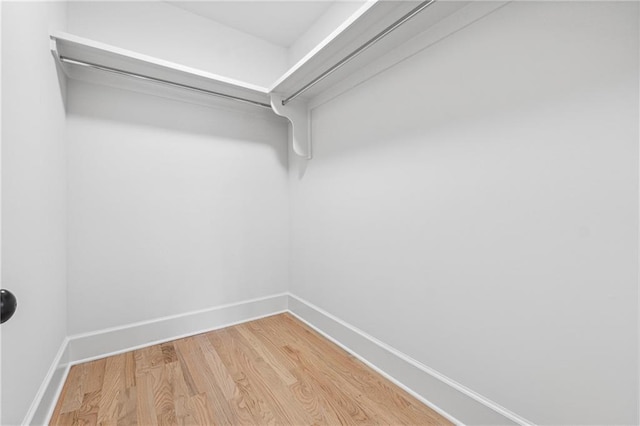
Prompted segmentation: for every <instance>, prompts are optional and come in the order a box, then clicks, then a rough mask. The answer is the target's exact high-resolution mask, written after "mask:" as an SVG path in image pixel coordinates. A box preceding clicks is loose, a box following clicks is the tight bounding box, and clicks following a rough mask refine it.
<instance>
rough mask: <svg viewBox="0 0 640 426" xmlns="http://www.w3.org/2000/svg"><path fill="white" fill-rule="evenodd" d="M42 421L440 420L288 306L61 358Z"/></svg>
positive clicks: (243, 422) (252, 422) (284, 422)
mask: <svg viewBox="0 0 640 426" xmlns="http://www.w3.org/2000/svg"><path fill="white" fill-rule="evenodd" d="M50 424H52V425H122V426H125V425H126V426H132V425H140V426H151V425H270V424H273V425H275V424H278V425H310V424H314V425H337V424H343V425H355V424H367V425H370V424H392V425H400V424H410V425H450V424H451V423H450V422H448V421H447V420H446V419H445V418H444V417H442V416H441V415H439V414H438V413H436V412H434V411H433V410H431V409H430V408H429V407H427V406H425V405H423V404H421V403H420V402H419V401H418V400H416V399H415V398H414V397H412V396H411V395H409V394H407V393H406V392H405V391H403V390H402V389H400V388H398V387H397V386H395V385H394V384H393V383H391V382H390V381H389V380H387V379H385V378H384V377H382V376H380V375H379V374H377V373H376V372H374V371H373V370H371V369H370V368H369V367H368V366H366V365H365V364H364V363H362V362H361V361H359V360H358V359H357V358H355V357H354V356H352V355H350V354H349V353H347V352H345V351H344V350H342V349H341V348H340V347H338V346H337V345H335V344H333V343H332V342H330V341H328V340H327V339H325V338H324V337H323V336H321V335H320V334H319V333H317V332H316V331H315V330H313V329H312V328H310V327H309V326H307V325H306V324H304V323H302V322H301V321H299V320H298V319H296V318H295V317H293V316H292V315H290V314H279V315H275V316H272V317H268V318H263V319H260V320H256V321H252V322H249V323H245V324H241V325H237V326H233V327H228V328H225V329H221V330H216V331H212V332H209V333H204V334H201V335H197V336H191V337H187V338H184V339H179V340H175V341H172V342H167V343H162V344H159V345H153V346H149V347H146V348H141V349H138V350H135V351H131V352H127V353H124V354H120V355H115V356H112V357H108V358H104V359H101V360H97V361H92V362H89V363H86V364H81V365H77V366H74V367H72V368H71V370H70V372H69V375H68V377H67V380H66V382H65V384H64V387H63V390H62V392H61V395H60V398H59V400H58V402H57V404H56V407H55V410H54V413H53V416H52V418H51V422H50Z"/></svg>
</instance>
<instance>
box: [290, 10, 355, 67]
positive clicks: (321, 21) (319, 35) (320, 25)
mask: <svg viewBox="0 0 640 426" xmlns="http://www.w3.org/2000/svg"><path fill="white" fill-rule="evenodd" d="M364 3H365V2H364V1H361V0H360V1H336V2H334V3H333V4H332V5H331V6H330V7H329V8H328V9H327V10H326V11H325V12H324V13H323V14H322V15H321V16H320V17H319V18H318V19H317V20H316V21H315V22H314V23H313V24H312V25H310V26H309V28H308V29H307V30H306V31H305V32H304V33H303V34H302V35H301V36H300V37H299V38H298V39H297V40H296V41H295V43H293V44H291V46H290V47H289V49H288V63H289V66H293V65H295V64H296V63H297V62H298V61H299V60H300V59H302V58H303V57H304V56H305V55H306V54H307V53H309V52H310V51H311V50H313V48H315V47H316V46H317V45H318V44H320V42H322V41H323V40H324V39H325V38H326V37H327V36H329V35H330V34H331V33H332V32H333V31H335V29H336V28H338V27H339V26H340V25H342V23H343V22H345V21H346V20H347V19H348V18H349V17H350V16H351V15H353V14H354V13H356V11H357V10H358V9H360V8H361V7H362V6H363V5H364Z"/></svg>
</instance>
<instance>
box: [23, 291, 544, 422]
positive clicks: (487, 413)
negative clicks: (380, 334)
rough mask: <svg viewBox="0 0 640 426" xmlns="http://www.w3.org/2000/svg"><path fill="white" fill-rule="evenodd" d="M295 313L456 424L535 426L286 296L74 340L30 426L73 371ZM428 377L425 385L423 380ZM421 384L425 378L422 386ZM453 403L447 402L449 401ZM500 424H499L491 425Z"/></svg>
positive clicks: (32, 411)
mask: <svg viewBox="0 0 640 426" xmlns="http://www.w3.org/2000/svg"><path fill="white" fill-rule="evenodd" d="M283 312H288V313H290V314H291V315H293V316H295V317H296V318H298V319H299V320H300V321H302V322H304V323H305V324H307V325H308V326H309V327H311V328H313V329H314V330H316V331H317V332H319V333H320V334H321V335H323V336H324V337H325V338H327V339H328V340H330V341H332V342H333V343H335V344H337V345H338V346H340V347H341V348H343V349H344V350H346V351H347V352H349V353H350V354H351V355H353V356H354V357H356V358H358V359H359V360H360V361H362V362H364V363H365V364H366V365H368V366H369V367H371V368H372V369H374V370H375V371H376V372H378V373H379V374H381V375H382V376H383V377H385V378H387V379H388V380H390V381H391V382H393V383H394V384H396V385H397V386H399V387H400V388H402V389H404V390H405V391H407V392H408V393H409V394H411V395H412V396H414V397H415V398H417V399H418V400H420V401H421V402H422V403H424V404H426V405H427V406H429V407H431V408H432V409H434V410H435V411H436V412H438V413H440V414H441V415H443V416H444V417H446V418H448V419H449V420H451V421H452V422H453V423H455V424H458V425H462V424H465V423H468V424H473V423H478V422H477V421H474V417H476V416H479V417H478V418H483V419H485V420H484V421H481V422H480V423H485V424H486V423H487V420H486V419H490V420H489V422H492V423H493V424H519V425H527V426H528V425H533V423H532V422H530V421H528V420H526V419H524V418H522V417H520V416H518V415H516V414H515V413H513V412H511V411H509V410H507V409H506V408H504V407H502V406H500V405H499V404H497V403H495V402H493V401H491V400H490V399H488V398H485V397H483V396H482V395H480V394H478V393H476V392H474V391H472V390H470V389H468V388H467V387H465V386H464V385H461V384H460V383H458V382H456V381H454V380H452V379H450V378H448V377H447V376H445V375H443V374H441V373H439V372H437V371H436V370H434V369H432V368H430V367H428V366H426V365H424V364H422V363H420V362H419V361H416V360H415V359H413V358H411V357H409V356H408V355H406V354H404V353H403V352H401V351H399V350H397V349H395V348H393V347H391V346H389V345H387V344H386V343H384V342H382V341H380V340H378V339H376V338H375V337H373V336H371V335H369V334H367V333H366V332H364V331H362V330H360V329H358V328H357V327H355V326H353V325H352V324H349V323H348V322H346V321H343V320H342V319H340V318H338V317H336V316H335V315H332V314H330V313H329V312H326V311H324V310H323V309H321V308H319V307H318V306H315V305H314V304H312V303H310V302H308V301H306V300H304V299H302V298H300V297H298V296H296V295H294V294H292V293H290V292H283V293H278V294H274V295H271V296H265V297H259V298H254V299H249V300H245V301H240V302H236V303H230V304H225V305H219V306H215V307H212V308H207V309H200V310H196V311H191V312H186V313H183V314H178V315H171V316H166V317H161V318H157V319H154V320H149V321H140V322H136V323H132V324H128V325H125V326H118V327H110V328H106V329H103V330H98V331H95V332H89V333H81V334H76V335H72V336H68V337H66V338H65V339H64V341H63V342H62V345H61V347H60V349H59V351H58V353H57V355H56V357H55V358H54V360H53V363H52V365H51V368H50V369H49V371H48V372H47V375H46V376H45V379H44V380H43V383H42V385H41V386H40V388H39V390H38V392H37V394H36V396H35V398H34V400H33V403H32V404H31V407H30V408H29V411H28V412H27V415H26V416H25V419H24V423H23V424H34V423H33V422H34V421H36V422H38V423H35V424H41V423H48V421H49V419H50V418H51V415H52V414H53V410H54V408H55V404H56V401H57V400H58V398H59V396H60V393H61V392H62V387H63V384H64V381H65V380H66V376H67V374H68V371H69V369H70V368H71V366H73V365H76V364H80V363H83V362H88V361H92V360H95V359H100V358H105V357H108V356H112V355H116V354H120V353H124V352H128V351H131V350H136V349H140V348H143V347H146V346H151V345H155V344H160V343H164V342H168V341H171V340H177V339H181V338H185V337H189V336H193V335H196V334H200V333H206V332H209V331H213V330H217V329H220V328H224V327H230V326H233V325H237V324H241V323H245V322H249V321H254V320H257V319H260V318H264V317H267V316H272V315H277V314H280V313H283ZM419 376H421V377H419ZM416 377H417V378H416ZM442 395H445V396H447V398H449V399H446V398H444V399H443V396H442ZM491 419H492V420H491Z"/></svg>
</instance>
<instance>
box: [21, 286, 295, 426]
mask: <svg viewBox="0 0 640 426" xmlns="http://www.w3.org/2000/svg"><path fill="white" fill-rule="evenodd" d="M288 300H289V296H288V294H287V293H280V294H275V295H271V296H266V297H260V298H256V299H250V300H243V301H240V302H236V303H230V304H226V305H220V306H215V307H213V308H209V309H201V310H197V311H192V312H186V313H183V314H179V315H172V316H167V317H162V318H157V319H154V320H150V321H142V322H138V323H133V324H128V325H125V326H120V327H112V328H108V329H104V330H99V331H95V332H90V333H82V334H76V335H73V336H69V337H67V338H65V339H64V341H63V342H62V344H61V346H60V349H59V350H58V354H57V355H56V357H55V358H54V360H53V362H52V364H51V367H50V369H49V371H48V373H47V375H46V376H45V379H44V380H43V382H42V385H41V386H40V389H39V390H38V393H37V394H36V396H35V398H34V400H33V403H32V404H31V407H30V408H29V411H28V412H27V415H26V416H25V418H24V421H23V425H44V424H48V423H49V420H50V419H51V416H52V415H53V410H54V409H55V405H56V402H57V400H58V398H59V396H60V393H61V392H62V387H63V385H64V382H65V380H66V378H67V375H68V374H69V369H70V368H71V367H72V366H73V365H76V364H80V363H83V362H87V361H92V360H95V359H100V358H105V357H108V356H111V355H117V354H120V353H123V352H128V351H132V350H135V349H139V348H143V347H146V346H150V345H156V344H158V343H163V342H167V341H171V340H176V339H181V338H183V337H188V336H193V335H196V334H200V333H206V332H208V331H212V330H217V329H220V328H224V327H229V326H232V325H236V324H240V323H243V322H248V321H253V320H256V319H260V318H264V317H267V316H271V315H276V314H279V313H283V312H287V305H288Z"/></svg>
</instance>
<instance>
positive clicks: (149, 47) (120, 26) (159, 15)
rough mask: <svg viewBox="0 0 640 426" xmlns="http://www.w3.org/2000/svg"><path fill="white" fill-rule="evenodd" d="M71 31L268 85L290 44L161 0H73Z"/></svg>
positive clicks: (284, 63) (277, 73) (284, 62)
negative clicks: (266, 37)
mask: <svg viewBox="0 0 640 426" xmlns="http://www.w3.org/2000/svg"><path fill="white" fill-rule="evenodd" d="M68 19H69V32H70V33H72V34H74V35H78V36H82V37H87V38H90V39H93V40H96V41H100V42H103V43H108V44H112V45H114V46H117V47H121V48H124V49H129V50H133V51H135V52H139V53H143V54H147V55H151V56H156V57H158V58H161V59H165V60H168V61H173V62H177V63H180V64H182V65H187V66H191V67H194V68H199V69H202V70H205V71H209V72H212V73H216V74H219V75H222V76H225V77H230V78H234V79H236V80H240V81H244V82H247V83H252V84H255V85H258V86H262V87H269V86H270V85H271V84H272V83H273V82H274V81H276V80H277V79H278V78H279V77H280V76H281V75H282V74H284V72H285V71H286V69H287V49H285V48H284V47H281V46H277V45H275V44H273V43H269V42H267V41H264V40H262V39H259V38H257V37H254V36H251V35H249V34H246V33H243V32H241V31H238V30H235V29H233V28H230V27H227V26H225V25H222V24H219V23H217V22H215V21H212V20H210V19H207V18H204V17H201V16H198V15H196V14H194V13H191V12H187V11H185V10H183V9H181V8H179V7H176V6H173V5H171V4H169V3H166V2H162V1H110V2H109V1H108V2H104V1H72V2H69V12H68Z"/></svg>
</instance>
